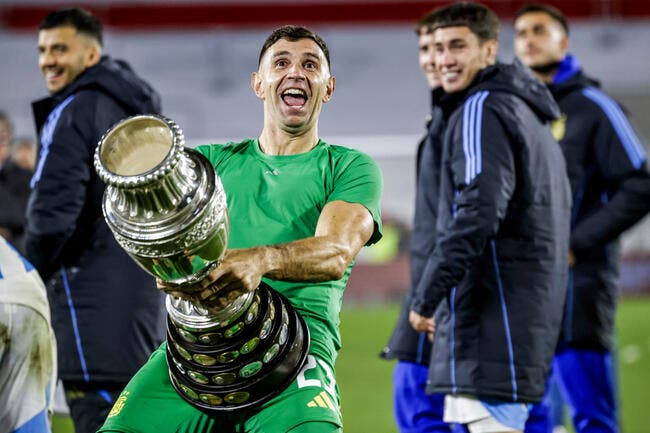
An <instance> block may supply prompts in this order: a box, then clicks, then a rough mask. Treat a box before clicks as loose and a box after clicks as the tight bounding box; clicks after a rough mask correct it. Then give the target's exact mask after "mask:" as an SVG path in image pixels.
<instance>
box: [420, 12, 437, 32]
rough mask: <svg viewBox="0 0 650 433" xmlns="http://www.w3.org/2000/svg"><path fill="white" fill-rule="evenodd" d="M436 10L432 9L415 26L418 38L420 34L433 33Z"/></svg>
mask: <svg viewBox="0 0 650 433" xmlns="http://www.w3.org/2000/svg"><path fill="white" fill-rule="evenodd" d="M437 11H438V9H434V10H432V11H431V12H429V13H428V14H426V15H425V16H423V17H422V18H420V20H419V21H418V22H417V23H416V24H415V34H416V35H418V36H420V35H422V34H427V33H433V25H434V24H435V22H436V12H437Z"/></svg>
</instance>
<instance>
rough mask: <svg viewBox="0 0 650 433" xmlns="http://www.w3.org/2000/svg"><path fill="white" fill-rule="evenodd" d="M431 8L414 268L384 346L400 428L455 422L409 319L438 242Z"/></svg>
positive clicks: (422, 34)
mask: <svg viewBox="0 0 650 433" xmlns="http://www.w3.org/2000/svg"><path fill="white" fill-rule="evenodd" d="M434 17H435V15H433V14H431V13H429V14H427V15H426V16H425V17H423V18H422V19H421V20H420V21H419V22H418V23H417V25H416V28H415V30H416V34H417V36H418V48H419V50H418V51H419V56H418V58H419V63H420V68H421V69H422V72H423V73H424V76H425V78H426V80H427V83H428V84H429V88H430V90H431V112H430V113H429V118H428V119H427V125H426V126H427V129H426V133H425V135H424V137H423V138H422V140H421V141H420V143H419V145H418V149H417V161H416V167H415V169H416V190H415V215H414V220H413V236H411V250H410V256H409V265H410V266H409V268H410V275H411V283H410V286H409V290H408V292H407V293H406V295H405V297H404V301H403V302H402V309H401V311H400V314H399V317H398V319H397V323H396V324H395V329H394V330H393V333H392V335H391V337H390V340H389V341H388V345H387V346H386V347H385V348H384V350H383V352H382V357H383V358H385V359H397V364H396V365H395V369H394V370H393V409H394V412H395V423H396V424H397V428H398V430H399V431H400V433H421V432H426V433H442V432H450V431H452V427H451V426H450V425H449V424H447V423H445V422H444V421H443V420H442V416H443V406H444V395H443V394H434V395H427V394H426V392H425V391H426V386H427V376H428V367H429V358H430V357H431V341H430V340H429V338H427V335H426V333H425V332H416V331H415V330H414V329H413V328H412V327H411V324H410V323H409V311H410V309H411V302H412V300H413V296H414V291H415V287H416V286H417V284H418V281H419V280H420V276H421V275H422V271H423V270H424V266H425V265H426V263H427V259H428V257H429V255H430V254H431V251H432V250H433V247H434V246H435V244H436V220H437V215H438V197H439V190H440V169H441V167H442V160H441V156H442V138H443V135H444V120H443V115H442V109H441V108H440V107H439V106H438V105H437V103H436V99H437V97H438V95H439V94H441V93H442V89H440V77H439V75H438V71H437V70H436V64H435V50H434V48H435V47H434V38H433V31H432V29H431V24H432V22H431V20H432V18H434Z"/></svg>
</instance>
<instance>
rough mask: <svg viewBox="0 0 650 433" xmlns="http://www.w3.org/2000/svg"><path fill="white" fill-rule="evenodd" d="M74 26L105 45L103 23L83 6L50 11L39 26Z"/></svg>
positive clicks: (40, 27)
mask: <svg viewBox="0 0 650 433" xmlns="http://www.w3.org/2000/svg"><path fill="white" fill-rule="evenodd" d="M65 26H72V27H74V28H75V29H76V30H77V32H78V33H83V34H84V35H86V36H90V37H91V38H93V39H95V40H96V41H97V42H99V45H103V43H104V39H103V29H102V23H101V21H99V20H98V19H97V18H95V16H94V15H93V14H91V13H90V12H88V11H87V10H85V9H81V8H67V9H59V10H56V11H54V12H50V13H49V14H48V15H47V16H46V17H45V18H44V19H43V21H41V24H40V25H39V26H38V29H39V30H47V29H53V28H56V27H65Z"/></svg>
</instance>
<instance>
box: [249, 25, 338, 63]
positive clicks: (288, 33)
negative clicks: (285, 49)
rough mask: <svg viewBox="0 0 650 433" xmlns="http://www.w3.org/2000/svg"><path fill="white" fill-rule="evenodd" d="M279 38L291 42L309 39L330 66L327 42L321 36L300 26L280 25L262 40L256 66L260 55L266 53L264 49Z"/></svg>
mask: <svg viewBox="0 0 650 433" xmlns="http://www.w3.org/2000/svg"><path fill="white" fill-rule="evenodd" d="M280 39H287V40H289V41H292V42H295V41H299V40H300V39H311V40H312V41H314V42H315V43H316V45H318V47H319V48H320V49H321V50H322V51H323V54H324V55H325V60H327V66H328V67H330V51H329V49H328V48H327V44H326V43H325V41H324V40H323V38H321V37H320V36H318V35H317V34H316V33H314V32H312V31H311V30H309V29H308V28H306V27H301V26H282V27H279V28H277V29H275V30H273V32H272V33H271V34H270V35H269V37H268V38H266V41H264V45H262V50H261V51H260V57H259V59H257V64H258V66H259V65H260V64H261V63H262V57H264V53H266V51H267V50H268V49H269V48H271V45H273V44H275V43H276V42H277V41H279V40H280Z"/></svg>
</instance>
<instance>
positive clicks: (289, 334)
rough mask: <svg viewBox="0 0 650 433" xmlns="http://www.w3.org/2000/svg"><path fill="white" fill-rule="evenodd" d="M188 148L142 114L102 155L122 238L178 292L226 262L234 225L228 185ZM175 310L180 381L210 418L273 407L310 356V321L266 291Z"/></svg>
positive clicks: (175, 301)
mask: <svg viewBox="0 0 650 433" xmlns="http://www.w3.org/2000/svg"><path fill="white" fill-rule="evenodd" d="M184 144H185V139H184V137H183V133H182V131H181V130H180V128H179V127H178V126H177V125H176V124H175V123H174V122H172V121H171V120H169V119H167V118H165V117H162V116H155V115H140V116H133V117H130V118H128V119H125V120H123V121H122V122H120V123H118V124H117V125H115V126H113V127H112V128H111V129H110V130H108V131H107V132H106V134H104V136H103V137H102V139H101V140H100V142H99V145H98V146H97V150H96V152H95V169H96V170H97V173H98V174H99V176H100V178H101V179H102V180H103V181H104V182H105V183H106V184H107V188H106V192H105V194H104V202H103V211H104V217H105V219H106V222H107V223H108V226H109V227H110V229H111V230H112V232H113V234H114V236H115V239H116V240H117V242H118V243H119V244H120V245H121V246H122V248H124V250H126V252H127V253H128V254H129V255H130V256H131V257H132V258H133V259H134V260H135V261H136V262H137V263H138V264H139V265H140V266H141V267H142V268H143V269H144V270H145V271H147V272H148V273H150V274H151V275H154V276H155V277H157V278H160V279H161V280H163V281H166V282H169V283H173V284H179V285H184V284H189V283H194V282H198V281H200V280H201V279H203V278H204V277H205V276H206V275H207V274H208V273H209V272H210V271H211V270H212V269H214V268H215V267H216V266H217V265H218V263H219V261H220V260H221V258H222V257H223V254H224V253H225V251H226V247H227V244H228V228H229V221H228V212H227V202H226V195H225V192H224V190H223V186H222V184H221V180H220V179H219V177H218V176H217V175H216V173H215V171H214V168H213V167H212V165H211V164H210V162H209V161H208V160H207V159H206V158H205V157H204V156H202V155H201V154H199V153H198V152H196V151H194V150H192V149H188V148H184ZM166 307H167V312H168V314H169V316H168V317H169V320H168V330H167V339H168V345H167V358H168V364H169V371H170V377H171V379H172V383H173V384H174V387H175V388H176V390H177V391H178V392H179V394H180V396H181V397H183V398H184V399H185V400H187V401H188V402H190V403H192V404H193V405H195V406H196V407H198V408H200V409H202V410H204V411H207V412H214V411H221V410H236V409H241V408H245V407H249V406H251V405H255V404H260V403H263V402H265V401H267V400H269V399H270V398H272V397H273V396H275V395H276V394H278V393H279V392H281V391H282V390H283V389H284V388H285V387H286V386H287V385H288V384H289V383H290V382H291V381H292V380H293V379H294V378H295V376H296V375H297V373H298V371H299V369H300V367H301V366H302V364H303V363H304V361H305V359H306V356H307V352H308V347H309V332H308V330H307V327H306V325H305V322H304V320H303V319H302V318H301V317H300V316H299V315H298V313H297V312H296V311H295V310H294V309H293V307H292V306H291V304H290V303H289V301H287V300H286V298H284V297H283V296H282V295H280V294H279V293H276V292H274V291H273V290H272V289H271V288H270V287H268V286H267V285H265V284H262V285H260V287H258V288H257V289H256V290H255V291H254V292H250V293H247V294H245V295H242V296H240V297H239V298H237V299H236V300H235V301H234V302H232V303H231V304H230V305H228V306H227V307H225V308H224V309H222V310H220V311H219V312H217V313H214V312H208V310H207V309H205V308H203V307H202V306H200V305H195V304H193V303H191V302H189V301H186V300H182V299H180V298H174V297H171V296H167V300H166Z"/></svg>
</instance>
